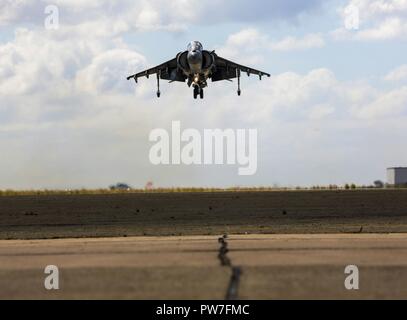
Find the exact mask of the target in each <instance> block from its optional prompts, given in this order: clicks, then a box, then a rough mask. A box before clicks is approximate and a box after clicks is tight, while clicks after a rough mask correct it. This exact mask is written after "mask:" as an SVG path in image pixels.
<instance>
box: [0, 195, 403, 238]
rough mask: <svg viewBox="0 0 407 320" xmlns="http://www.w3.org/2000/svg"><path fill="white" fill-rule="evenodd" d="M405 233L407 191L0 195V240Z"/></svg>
mask: <svg viewBox="0 0 407 320" xmlns="http://www.w3.org/2000/svg"><path fill="white" fill-rule="evenodd" d="M361 228H362V232H363V233H366V232H367V233H372V232H377V233H387V232H402V233H404V232H407V190H402V189H401V190H352V191H282V192H277V191H272V192H216V193H163V194H156V193H135V194H112V195H82V196H80V195H51V196H46V195H42V196H13V197H6V196H4V197H0V239H36V238H37V239H42V238H69V237H70V238H75V237H110V236H118V237H122V236H171V235H172V236H180V235H219V234H223V233H228V234H246V233H248V234H273V233H289V234H295V233H358V232H359V231H360V230H361Z"/></svg>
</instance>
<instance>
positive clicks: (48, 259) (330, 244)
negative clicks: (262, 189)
mask: <svg viewBox="0 0 407 320" xmlns="http://www.w3.org/2000/svg"><path fill="white" fill-rule="evenodd" d="M227 242H228V247H229V250H230V251H229V252H228V254H227V256H228V258H229V259H230V261H231V264H232V266H234V267H238V268H240V270H241V275H240V279H239V283H238V284H237V285H236V287H237V288H238V289H237V293H236V296H235V298H237V299H299V298H306V299H333V298H336V299H359V298H369V299H374V298H395V299H406V298H407V286H406V285H405V284H406V283H407V235H405V234H391V235H380V234H361V235H344V234H342V235H327V234H325V235H248V236H230V237H229V238H228V239H227ZM219 248H220V244H219V242H218V238H217V237H213V236H192V237H191V236H186V237H158V238H156V237H135V238H109V239H107V238H101V239H59V240H23V241H21V240H17V241H16V240H9V241H0V259H1V260H2V263H1V264H0V299H6V298H13V299H14V298H22V299H32V298H35V299H62V298H72V299H95V298H103V299H106V298H111V299H225V297H226V296H227V293H228V291H229V290H230V289H229V288H230V279H231V272H232V271H231V270H232V269H231V268H230V267H227V266H221V264H220V260H219V258H218V253H219ZM50 264H53V265H57V266H58V267H59V275H60V289H59V290H54V291H47V290H45V288H44V279H45V277H46V276H47V275H45V274H44V268H45V266H46V265H50ZM351 264H353V265H357V266H358V267H359V273H360V287H359V290H356V291H348V290H346V289H345V286H344V281H345V278H346V276H347V275H345V273H344V270H345V267H346V266H347V265H351Z"/></svg>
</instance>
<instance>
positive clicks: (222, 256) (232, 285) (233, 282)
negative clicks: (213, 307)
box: [218, 235, 242, 300]
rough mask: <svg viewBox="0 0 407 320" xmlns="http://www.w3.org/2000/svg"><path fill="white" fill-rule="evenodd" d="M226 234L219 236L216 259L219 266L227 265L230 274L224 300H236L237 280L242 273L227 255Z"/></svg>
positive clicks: (237, 291) (238, 280)
mask: <svg viewBox="0 0 407 320" xmlns="http://www.w3.org/2000/svg"><path fill="white" fill-rule="evenodd" d="M226 239H227V235H224V236H223V237H220V238H219V239H218V242H219V243H220V248H219V254H218V259H219V261H220V264H221V266H223V267H228V268H230V269H231V272H232V274H231V276H230V280H229V285H228V288H227V291H226V296H225V299H226V300H237V299H238V293H239V282H240V276H241V275H242V269H241V268H240V267H238V266H234V265H233V264H232V261H231V260H230V258H229V257H228V255H227V254H228V252H229V249H228V242H227V240H226Z"/></svg>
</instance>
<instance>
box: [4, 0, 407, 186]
mask: <svg viewBox="0 0 407 320" xmlns="http://www.w3.org/2000/svg"><path fill="white" fill-rule="evenodd" d="M232 3H233V5H232ZM49 5H55V6H56V7H57V8H58V10H59V28H58V29H56V30H55V29H47V28H45V26H44V23H45V20H46V19H47V16H48V14H47V13H45V8H46V7H47V6H49ZM349 8H351V9H352V8H353V9H354V8H357V9H358V11H359V18H360V21H359V28H358V29H357V30H355V28H350V27H349V17H350V15H351V14H354V13H355V11H354V10H353V11H352V10H349ZM191 40H200V41H201V42H202V43H203V45H204V47H205V48H206V49H208V50H213V49H216V51H217V53H218V54H219V55H221V56H224V57H226V58H229V59H233V60H237V61H238V62H241V63H245V64H249V65H252V66H253V67H256V68H260V69H262V70H265V71H268V72H270V73H271V74H272V77H271V78H268V79H265V80H263V81H262V82H259V81H258V80H257V79H255V78H254V77H250V78H247V77H244V78H242V86H243V95H242V96H241V97H240V98H239V97H238V96H237V95H236V83H230V82H225V83H215V84H212V83H209V88H208V90H206V97H205V100H203V101H200V100H197V101H195V100H193V98H192V92H191V91H192V90H191V89H188V87H187V86H186V85H185V84H182V83H174V84H168V83H163V84H162V97H161V98H160V99H157V98H156V97H155V90H156V89H155V81H154V79H150V80H147V79H142V80H140V83H139V84H138V85H137V86H135V84H134V82H127V81H126V80H125V77H126V76H127V75H129V74H132V73H135V72H137V71H140V70H142V69H143V68H146V67H150V66H154V65H157V64H159V63H161V62H163V61H166V60H169V59H171V58H173V57H174V56H175V54H176V53H177V52H179V51H182V50H184V49H185V48H186V45H187V43H188V42H189V41H191ZM406 57H407V0H350V1H349V0H331V1H322V0H311V1H294V0H288V1H287V0H273V1H261V0H251V1H243V0H236V1H233V2H232V1H228V2H227V1H220V0H207V1H190V0H173V1H165V0H152V1H151V0H149V1H147V0H145V1H144V0H138V1H134V0H122V1H118V0H87V1H86V0H85V1H82V0H81V1H79V0H70V1H68V0H53V1H52V2H49V1H43V0H0V148H1V149H0V150H1V157H0V189H6V188H13V189H31V188H79V187H87V188H93V187H106V186H108V185H109V184H111V183H114V182H118V181H125V182H127V183H129V184H131V185H132V186H135V187H143V186H144V185H145V184H146V182H147V181H153V183H154V185H155V186H163V187H164V186H166V187H170V186H266V185H274V184H278V185H280V186H296V185H302V186H310V185H316V184H330V183H335V184H343V183H346V182H355V183H358V184H370V183H372V182H373V180H376V179H382V180H384V179H385V169H386V167H389V166H399V165H407V129H406V127H407V126H406V123H407V59H406ZM173 120H179V121H181V126H182V127H183V128H185V129H186V128H196V129H198V130H203V129H212V128H220V129H226V128H232V129H241V128H242V129H243V128H244V129H251V128H255V129H258V135H259V140H258V171H257V174H256V175H253V176H249V177H242V176H239V175H238V174H237V167H236V166H154V165H152V164H151V163H150V162H149V158H148V155H149V149H150V147H151V146H152V143H150V142H149V140H148V137H149V134H150V132H151V130H153V129H154V128H166V129H170V127H171V121H173Z"/></svg>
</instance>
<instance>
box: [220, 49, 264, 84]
mask: <svg viewBox="0 0 407 320" xmlns="http://www.w3.org/2000/svg"><path fill="white" fill-rule="evenodd" d="M215 66H216V70H215V71H214V72H213V73H212V81H221V80H230V79H234V78H237V76H238V73H240V72H245V73H247V75H251V74H255V75H258V76H259V77H260V79H261V77H263V76H267V77H270V74H268V73H267V72H263V71H260V70H256V69H253V68H250V67H246V66H243V65H240V64H238V63H236V62H233V61H229V60H226V59H224V58H222V57H219V56H218V55H216V54H215Z"/></svg>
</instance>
